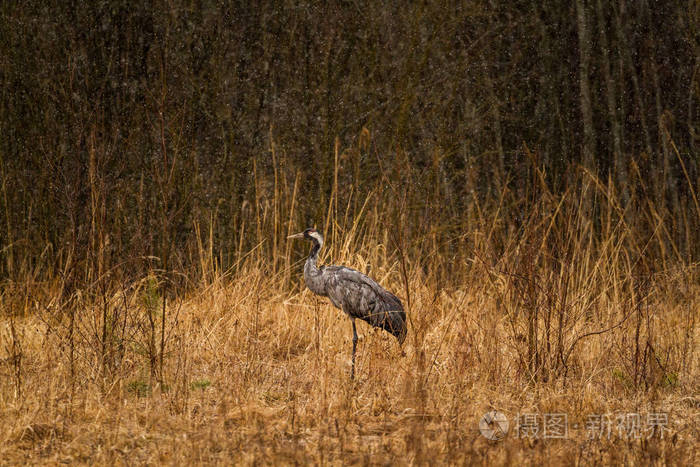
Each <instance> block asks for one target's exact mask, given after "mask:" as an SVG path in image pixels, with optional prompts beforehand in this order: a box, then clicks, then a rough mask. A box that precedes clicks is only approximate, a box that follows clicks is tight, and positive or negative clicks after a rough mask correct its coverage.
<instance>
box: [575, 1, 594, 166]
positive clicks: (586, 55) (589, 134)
mask: <svg viewBox="0 0 700 467" xmlns="http://www.w3.org/2000/svg"><path fill="white" fill-rule="evenodd" d="M585 3H586V2H585V0H576V22H577V25H578V46H579V88H580V99H581V117H582V119H583V165H584V166H586V167H588V168H590V169H592V168H593V167H594V166H593V164H594V160H593V154H594V153H595V129H594V128H593V106H592V104H591V85H590V81H589V80H590V76H589V75H590V68H591V35H590V31H589V29H588V18H587V16H588V15H587V12H586V4H585Z"/></svg>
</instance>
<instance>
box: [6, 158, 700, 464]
mask: <svg viewBox="0 0 700 467" xmlns="http://www.w3.org/2000/svg"><path fill="white" fill-rule="evenodd" d="M164 153H165V151H164ZM355 156H356V154H355V153H353V151H345V152H341V151H339V149H338V147H337V145H336V152H335V159H334V167H335V168H334V173H333V182H332V189H331V192H330V196H329V199H328V200H327V202H326V204H324V206H322V207H319V208H318V211H319V212H320V214H321V216H319V218H318V228H319V229H322V230H323V232H324V235H325V238H326V244H327V247H326V248H325V250H324V252H323V254H322V255H323V258H322V259H323V261H324V262H328V263H335V264H346V265H350V266H352V267H355V268H357V269H359V270H361V271H365V272H368V273H369V274H370V275H372V276H373V277H375V278H376V279H377V280H378V281H379V282H380V283H381V284H383V285H384V286H386V287H387V288H388V289H390V290H392V291H394V292H396V293H397V295H399V296H400V297H401V299H402V300H403V302H404V305H405V307H406V310H407V313H408V320H409V334H408V338H407V340H406V343H405V345H404V346H403V348H399V347H398V345H397V344H396V342H395V339H393V338H392V337H391V336H389V335H388V334H386V333H382V332H380V331H377V330H373V329H371V328H370V327H369V326H365V325H364V324H361V325H360V328H359V330H358V331H359V333H360V335H361V337H360V342H359V346H358V360H357V365H358V367H357V378H356V380H355V381H351V380H350V379H349V369H350V349H351V327H350V324H349V322H348V321H347V319H346V318H345V317H343V315H342V313H340V312H339V311H338V310H336V309H335V308H333V307H332V306H331V305H330V304H329V303H328V302H327V301H326V300H324V299H322V298H319V297H316V296H314V295H313V294H311V293H310V292H309V291H308V290H306V289H305V288H304V285H303V280H302V273H301V269H302V263H303V261H304V259H305V254H306V250H305V247H306V245H304V246H303V247H304V248H302V246H300V245H292V244H290V243H288V242H287V241H286V240H285V238H286V236H287V235H288V234H289V233H292V232H294V231H297V230H301V229H302V228H304V227H307V226H308V225H307V224H308V219H305V218H303V215H304V214H303V213H302V212H301V210H300V209H299V205H300V203H303V199H304V187H303V186H299V184H298V181H299V176H298V173H297V174H296V175H295V174H294V173H293V172H290V171H289V170H287V168H286V167H284V165H283V162H281V161H280V159H279V157H278V155H277V154H276V152H275V150H274V148H273V150H272V151H271V157H273V158H274V160H273V163H272V167H273V168H274V173H273V176H272V177H263V176H260V177H259V176H258V175H257V174H256V177H255V180H256V184H255V187H254V188H255V196H254V201H253V202H252V203H249V204H244V205H243V206H242V207H241V211H240V212H239V213H235V215H234V216H232V218H231V222H235V223H236V225H238V226H239V231H240V235H239V237H238V238H236V239H227V240H226V241H227V242H228V243H227V244H230V245H231V248H230V249H229V250H228V252H227V253H226V254H227V255H229V256H228V257H229V258H230V257H233V258H234V260H233V261H227V260H226V259H225V258H224V257H223V255H224V254H223V253H221V251H222V249H221V247H220V245H217V241H218V240H217V238H216V235H215V232H216V225H215V224H216V222H217V220H216V219H218V218H219V217H218V216H216V215H214V214H212V215H211V216H210V217H209V221H208V222H201V223H199V222H198V223H197V224H196V225H194V226H193V231H194V232H195V235H194V238H192V239H191V242H190V244H191V248H190V249H189V250H188V251H180V252H169V251H168V244H167V241H166V240H167V239H168V238H169V236H168V235H167V234H166V235H162V237H161V238H163V239H166V240H164V243H163V245H162V246H161V252H162V257H160V258H140V257H135V258H133V261H131V262H128V261H127V262H122V263H117V264H113V263H112V262H111V260H110V255H109V251H110V246H109V241H110V240H109V235H108V232H107V231H105V230H104V229H103V227H104V225H105V221H104V219H105V217H106V216H107V213H105V212H104V210H103V209H102V208H101V206H104V204H103V203H101V201H102V200H103V199H104V196H105V193H104V192H102V191H100V186H99V175H98V174H95V175H94V176H91V181H92V183H93V184H92V188H91V192H92V206H93V208H92V213H93V214H92V215H93V222H92V231H91V234H90V238H91V241H90V243H89V245H90V249H91V251H90V254H88V255H85V258H86V259H83V260H79V261H78V260H76V259H75V258H78V257H79V255H76V252H75V251H74V250H72V249H71V248H72V247H71V246H70V245H69V246H67V247H66V249H65V251H61V252H59V254H58V255H57V256H58V257H59V258H60V261H57V262H56V263H55V268H54V269H53V270H47V269H46V267H45V266H41V262H40V261H35V262H32V261H30V260H28V259H27V260H26V261H20V260H19V259H16V258H15V260H14V261H17V263H16V264H14V265H13V271H15V274H14V277H15V278H18V279H16V280H13V281H7V282H6V283H4V284H3V288H2V296H1V300H2V302H1V306H2V309H3V313H2V318H1V320H0V336H1V337H0V338H1V339H2V345H1V347H0V374H1V375H2V378H0V422H1V423H0V459H2V460H3V463H9V464H19V463H27V462H29V463H63V462H71V463H90V464H93V463H100V464H102V463H110V464H111V463H120V464H133V463H175V464H190V463H195V462H196V463H219V464H230V463H250V464H252V463H256V464H259V463H265V464H267V463H285V464H292V463H300V464H301V463H315V464H344V463H361V464H390V463H391V464H393V463H397V464H427V463H435V462H438V463H457V464H462V463H464V464H467V463H469V464H471V463H481V464H486V463H488V464H492V463H497V464H508V463H517V464H523V463H526V464H541V463H544V462H547V463H566V464H574V463H576V464H580V463H602V462H605V463H616V464H619V463H625V464H638V463H644V464H656V465H665V464H687V465H690V464H693V463H694V462H695V463H697V461H698V460H699V459H698V457H699V456H698V443H697V440H698V439H699V438H700V419H699V418H698V413H699V412H698V409H699V408H700V398H699V397H698V387H699V386H698V384H699V383H700V370H699V368H698V352H697V348H698V344H697V343H698V339H699V337H700V336H698V323H697V321H698V319H697V318H698V314H697V310H698V309H699V307H700V282H699V280H698V279H699V277H700V276H699V274H698V267H699V266H698V264H694V263H690V262H689V261H688V259H687V258H689V257H690V256H689V255H687V254H686V253H685V252H683V251H681V250H682V248H681V247H680V246H679V245H678V244H677V243H675V241H674V239H675V238H678V237H679V235H678V233H679V232H681V233H682V232H683V231H684V229H685V232H687V236H693V235H695V233H694V231H693V228H694V226H695V225H697V222H698V218H696V216H698V215H699V214H700V213H699V212H697V211H695V210H694V208H695V209H696V208H697V206H695V207H693V206H688V211H687V212H688V216H687V217H685V218H683V219H678V218H671V217H670V216H669V215H668V213H667V212H664V211H663V210H662V209H661V208H660V207H659V206H660V205H659V204H657V203H655V202H654V201H653V200H651V199H649V198H648V197H646V196H645V190H644V189H643V188H644V187H643V183H644V181H643V180H641V179H638V180H637V181H636V182H633V183H636V184H637V185H633V186H632V188H633V189H632V190H631V193H632V199H631V200H630V201H629V202H627V203H625V204H624V205H623V204H622V203H621V201H620V196H619V194H618V189H617V187H616V186H615V185H614V183H613V182H612V181H609V180H608V181H606V180H601V179H598V178H596V177H595V176H594V175H592V174H590V173H588V172H586V171H584V170H580V169H576V168H573V167H572V171H573V174H572V177H571V180H570V181H569V182H568V189H565V190H563V192H562V194H555V193H553V192H552V191H550V190H549V189H548V187H547V184H546V182H545V181H544V176H543V174H542V172H541V169H540V168H538V167H537V166H536V165H535V164H533V168H532V170H531V176H532V180H528V181H527V183H524V184H523V185H522V186H523V188H522V190H519V189H518V188H515V189H509V188H502V189H501V190H500V191H498V192H494V193H484V192H480V191H479V190H476V189H475V190H473V191H472V199H471V200H466V201H465V200H461V201H460V203H452V202H451V201H452V200H453V199H454V197H455V196H457V195H455V194H453V193H450V192H448V191H447V188H446V187H447V185H443V184H441V182H440V172H439V170H438V167H439V164H438V163H437V162H436V164H435V167H433V169H432V172H431V169H430V168H428V169H427V170H419V169H417V168H414V167H411V166H410V165H409V164H408V163H407V162H406V163H405V164H402V162H401V160H402V159H401V158H402V155H401V153H400V152H399V153H397V154H395V155H394V157H395V158H396V160H394V161H393V162H392V164H391V167H392V169H389V168H385V167H384V166H382V164H381V160H379V167H380V170H381V173H380V174H379V176H378V181H377V183H376V184H375V185H373V186H370V187H367V186H362V185H360V184H359V183H358V182H355V181H354V180H358V179H359V178H353V177H351V176H348V175H347V174H348V173H350V174H352V171H353V170H359V166H358V163H359V162H358V161H357V160H355V159H354V157H355ZM436 157H437V156H436ZM406 161H407V159H406ZM168 163H169V162H168V160H167V157H166V158H165V160H164V161H163V164H164V167H167V165H168ZM171 163H174V162H171ZM397 167H398V168H399V169H397ZM402 167H403V168H402ZM390 170H392V171H390ZM163 173H165V174H167V171H164V172H163ZM466 180H467V182H468V183H474V184H475V186H476V179H475V178H474V177H472V178H469V177H467V179H466ZM470 180H471V181H470ZM161 182H162V185H161V193H162V199H163V200H164V201H163V205H164V206H168V205H169V204H168V202H167V197H168V193H169V190H170V188H171V187H169V185H168V184H169V183H170V182H169V181H168V179H167V176H164V178H163V180H161V181H160V182H159V183H161ZM421 183H430V184H432V188H431V187H430V185H428V186H427V187H426V186H425V185H423V186H421V185H420V184H421ZM501 186H503V187H507V186H516V187H517V186H518V185H517V184H515V185H514V184H512V183H510V184H508V183H503V184H502V185H501ZM690 187H691V190H692V185H690ZM635 188H636V189H635ZM430 189H434V190H435V196H434V197H426V196H425V193H426V191H429V190H430ZM637 194H638V195H637ZM455 206H467V209H466V210H464V211H460V212H454V210H455ZM171 220H172V216H171V215H170V213H169V212H168V211H167V209H165V208H164V209H163V218H162V220H161V221H162V222H161V226H162V229H163V231H166V232H167V231H168V230H169V229H171V228H172V227H171V226H170V225H169V222H171ZM252 235H254V239H253V241H252V244H253V247H252V248H246V247H244V245H246V244H248V243H249V242H250V241H251V239H250V236H252ZM681 237H682V235H681ZM689 238H690V237H689ZM687 244H689V245H690V244H694V243H693V242H692V241H689V242H687ZM178 255H189V258H190V259H191V260H193V261H191V262H190V264H195V265H196V266H193V267H191V268H189V269H185V270H182V269H178V268H177V264H183V263H185V262H184V261H178ZM169 258H170V259H169ZM144 264H145V265H147V266H148V267H147V268H144V266H143V265H144ZM140 270H144V271H145V272H144V273H143V274H138V273H137V272H138V271H140ZM493 409H495V410H499V411H501V412H503V413H505V414H506V415H507V416H508V418H509V419H510V420H511V429H510V431H509V433H508V434H507V436H506V437H505V439H503V440H501V441H489V440H487V439H486V438H484V437H482V436H481V434H480V432H479V429H478V421H479V418H480V417H481V415H482V414H484V413H485V412H487V411H489V410H493ZM528 413H530V414H539V415H540V416H542V415H544V414H546V413H566V414H567V415H568V424H569V433H568V436H567V438H566V439H545V438H544V437H542V436H536V437H534V438H524V439H523V438H520V437H518V436H517V434H516V431H515V427H514V426H513V423H512V422H513V421H514V419H515V417H517V415H518V414H528ZM627 413H640V414H641V415H642V417H644V416H645V415H646V414H650V413H665V414H667V416H668V424H667V425H666V427H665V428H667V430H664V433H663V436H661V433H654V434H653V436H646V435H647V433H644V436H642V437H640V438H639V439H637V438H634V437H632V438H628V437H625V436H619V435H616V434H613V436H611V437H610V438H608V437H602V438H600V439H589V436H588V435H589V433H588V432H587V430H586V426H587V423H588V420H589V418H590V416H592V415H596V414H612V415H616V414H627Z"/></svg>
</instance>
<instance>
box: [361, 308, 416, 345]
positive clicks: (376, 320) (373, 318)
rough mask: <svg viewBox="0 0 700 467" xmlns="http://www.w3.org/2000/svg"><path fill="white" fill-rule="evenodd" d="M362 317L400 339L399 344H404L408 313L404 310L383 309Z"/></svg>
mask: <svg viewBox="0 0 700 467" xmlns="http://www.w3.org/2000/svg"><path fill="white" fill-rule="evenodd" d="M361 319H363V320H364V321H366V322H368V323H369V324H371V325H372V326H374V327H376V328H382V329H384V330H385V331H387V332H388V333H390V334H392V335H393V336H394V337H396V339H397V340H398V341H399V344H403V341H404V340H406V332H407V328H406V313H405V312H404V311H403V310H382V311H378V312H374V313H371V314H369V315H367V316H366V317H362V318H361Z"/></svg>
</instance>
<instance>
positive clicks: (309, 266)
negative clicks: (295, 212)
mask: <svg viewBox="0 0 700 467" xmlns="http://www.w3.org/2000/svg"><path fill="white" fill-rule="evenodd" d="M287 238H290V239H292V238H303V239H305V240H309V241H311V243H312V246H311V252H310V253H309V257H308V259H307V260H306V264H305V265H304V281H305V282H306V286H307V287H308V288H309V290H311V291H312V292H313V293H315V294H317V295H321V296H323V297H328V298H329V299H330V301H331V303H332V304H333V305H334V306H335V307H336V308H339V309H341V310H343V312H345V314H346V315H347V316H348V317H349V318H350V321H351V322H352V370H351V373H350V379H355V351H356V350H357V328H356V327H355V319H357V318H359V319H361V320H363V321H366V322H367V323H369V324H371V325H372V326H374V327H377V328H382V329H384V330H385V331H387V332H389V333H391V334H393V335H394V337H396V339H397V340H398V341H399V345H401V344H403V341H404V340H405V339H406V313H405V312H404V310H403V305H402V304H401V300H399V299H398V298H397V297H396V295H394V294H392V293H391V292H389V291H387V290H385V289H384V288H382V286H381V285H379V284H377V282H375V281H374V280H373V279H371V278H370V277H368V276H366V275H365V274H362V273H361V272H359V271H356V270H355V269H351V268H348V267H345V266H321V267H320V268H319V267H318V266H317V265H316V261H317V260H318V252H319V251H320V250H321V247H322V246H323V236H322V235H321V234H320V233H319V232H318V231H317V230H316V229H306V230H304V231H303V232H301V233H298V234H294V235H290V236H289V237H287Z"/></svg>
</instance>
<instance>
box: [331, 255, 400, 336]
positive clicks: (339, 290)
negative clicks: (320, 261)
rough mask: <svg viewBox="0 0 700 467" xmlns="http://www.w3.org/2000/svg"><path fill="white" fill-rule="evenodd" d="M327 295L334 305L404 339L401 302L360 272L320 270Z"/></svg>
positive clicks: (348, 269) (352, 315)
mask: <svg viewBox="0 0 700 467" xmlns="http://www.w3.org/2000/svg"><path fill="white" fill-rule="evenodd" d="M322 271H323V272H322V274H323V277H324V278H325V279H326V292H327V294H328V297H329V298H330V299H331V302H333V305H335V306H336V307H338V308H340V309H341V310H343V311H345V312H346V313H348V314H349V315H350V316H351V317H353V318H359V319H361V320H363V321H366V322H367V323H369V324H371V325H372V326H374V327H377V328H382V329H384V330H385V331H388V332H389V333H391V334H393V335H394V336H395V337H396V338H397V339H398V340H399V343H403V341H404V339H405V338H406V313H405V312H404V309H403V305H402V304H401V300H399V299H398V297H396V295H394V294H392V293H391V292H389V291H387V290H385V289H384V288H383V287H382V286H381V285H379V284H377V283H376V282H375V281H374V280H372V279H371V278H370V277H367V276H366V275H364V274H362V273H361V272H360V271H356V270H355V269H351V268H346V267H344V266H325V267H323V268H322Z"/></svg>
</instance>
